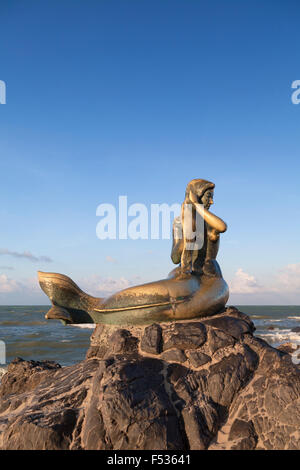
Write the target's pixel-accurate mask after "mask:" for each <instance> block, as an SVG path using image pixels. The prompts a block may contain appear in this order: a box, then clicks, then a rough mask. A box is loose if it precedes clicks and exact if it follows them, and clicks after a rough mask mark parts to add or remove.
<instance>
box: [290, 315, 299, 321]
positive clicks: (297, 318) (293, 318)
mask: <svg viewBox="0 0 300 470" xmlns="http://www.w3.org/2000/svg"><path fill="white" fill-rule="evenodd" d="M288 319H289V320H298V321H300V317H299V316H298V317H288Z"/></svg>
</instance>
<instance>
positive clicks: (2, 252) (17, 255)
mask: <svg viewBox="0 0 300 470" xmlns="http://www.w3.org/2000/svg"><path fill="white" fill-rule="evenodd" d="M0 255H8V256H12V257H13V258H25V259H28V260H29V261H33V262H37V261H41V262H44V263H51V262H52V259H51V258H49V256H35V255H33V254H32V253H30V251H23V253H20V252H18V251H12V250H8V249H7V248H0Z"/></svg>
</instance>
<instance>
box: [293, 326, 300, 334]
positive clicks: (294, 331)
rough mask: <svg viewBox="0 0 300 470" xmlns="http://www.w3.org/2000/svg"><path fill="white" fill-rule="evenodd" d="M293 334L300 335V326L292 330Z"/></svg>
mask: <svg viewBox="0 0 300 470" xmlns="http://www.w3.org/2000/svg"><path fill="white" fill-rule="evenodd" d="M292 332H293V333H300V326H295V327H294V328H292Z"/></svg>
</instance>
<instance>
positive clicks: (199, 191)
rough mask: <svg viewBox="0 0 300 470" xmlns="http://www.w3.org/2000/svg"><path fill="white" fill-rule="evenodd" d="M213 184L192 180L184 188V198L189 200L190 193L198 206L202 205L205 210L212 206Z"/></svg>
mask: <svg viewBox="0 0 300 470" xmlns="http://www.w3.org/2000/svg"><path fill="white" fill-rule="evenodd" d="M214 187H215V185H214V183H212V182H211V181H207V180H202V179H194V180H192V181H190V182H189V184H188V185H187V187H186V191H185V197H186V200H190V193H192V194H193V195H194V198H193V199H196V200H197V202H198V203H199V204H203V205H204V207H205V208H206V209H209V207H210V206H211V205H212V204H213V195H214Z"/></svg>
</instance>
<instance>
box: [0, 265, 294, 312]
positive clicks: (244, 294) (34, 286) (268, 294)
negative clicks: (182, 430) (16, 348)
mask: <svg viewBox="0 0 300 470" xmlns="http://www.w3.org/2000/svg"><path fill="white" fill-rule="evenodd" d="M75 282H76V283H77V284H78V285H79V287H80V288H81V289H82V290H84V291H85V292H87V293H88V294H90V295H93V296H96V297H106V296H109V295H112V294H113V293H115V292H118V291H119V290H122V289H126V288H128V287H131V286H134V285H136V284H141V283H142V282H145V281H144V280H143V279H141V278H140V277H133V278H131V279H128V278H125V277H119V278H115V279H114V278H111V277H109V278H105V277H102V276H99V275H93V276H88V277H86V278H81V279H78V280H77V279H75ZM228 284H229V290H230V295H231V296H233V299H232V300H234V301H235V302H237V299H238V301H239V303H240V302H243V301H246V303H252V304H253V303H255V302H256V299H259V302H258V303H261V302H262V303H264V302H265V301H266V302H268V301H270V300H271V301H272V302H273V303H274V302H276V301H278V300H283V301H285V302H295V303H297V304H298V303H300V263H296V264H290V265H287V266H285V267H284V268H282V269H280V270H279V271H278V272H277V273H276V275H275V276H273V278H272V279H271V280H270V282H269V283H268V284H262V283H261V282H259V281H258V280H257V279H256V277H255V276H254V275H252V274H249V273H247V272H245V271H244V270H243V269H242V268H239V269H238V270H237V271H236V273H235V275H234V277H233V278H232V280H231V281H230V282H229V283H228ZM14 293H16V294H17V295H18V297H19V298H22V296H24V298H26V297H27V296H28V297H29V298H33V297H34V296H36V297H40V299H41V298H43V297H44V294H43V293H42V291H41V289H40V286H39V284H38V280H37V278H35V277H33V278H27V279H21V280H16V279H12V278H11V277H9V276H7V275H6V274H3V273H0V294H1V295H0V300H1V298H2V300H5V298H4V297H5V295H6V294H7V295H9V296H11V295H12V294H14Z"/></svg>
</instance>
